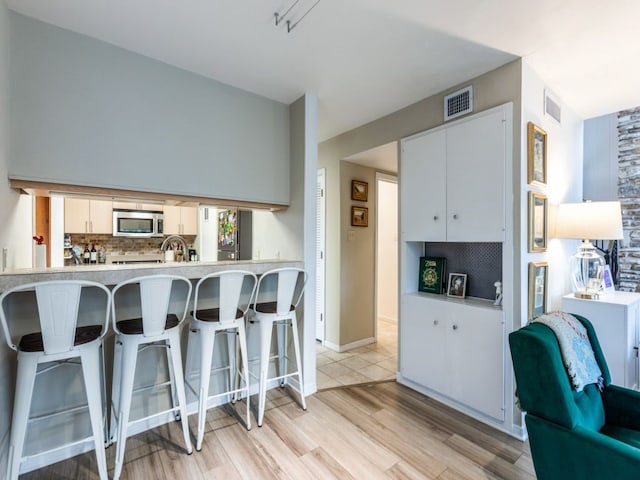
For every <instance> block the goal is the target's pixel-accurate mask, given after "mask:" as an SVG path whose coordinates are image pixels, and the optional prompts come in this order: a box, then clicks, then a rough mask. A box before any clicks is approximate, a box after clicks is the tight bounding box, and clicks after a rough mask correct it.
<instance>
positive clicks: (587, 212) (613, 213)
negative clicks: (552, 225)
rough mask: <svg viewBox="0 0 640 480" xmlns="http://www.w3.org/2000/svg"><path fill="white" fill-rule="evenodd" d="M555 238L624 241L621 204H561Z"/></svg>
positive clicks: (557, 216)
mask: <svg viewBox="0 0 640 480" xmlns="http://www.w3.org/2000/svg"><path fill="white" fill-rule="evenodd" d="M555 236H556V238H577V239H580V240H618V239H622V238H623V233H622V213H621V210H620V202H584V203H561V204H560V205H558V211H557V215H556V234H555Z"/></svg>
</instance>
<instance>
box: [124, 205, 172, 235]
mask: <svg viewBox="0 0 640 480" xmlns="http://www.w3.org/2000/svg"><path fill="white" fill-rule="evenodd" d="M163 230H164V218H163V214H162V212H151V211H147V210H123V209H117V208H114V209H113V236H114V237H162V235H163Z"/></svg>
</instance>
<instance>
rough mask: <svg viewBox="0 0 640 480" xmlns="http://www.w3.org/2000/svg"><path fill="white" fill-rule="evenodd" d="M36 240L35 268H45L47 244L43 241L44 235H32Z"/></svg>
mask: <svg viewBox="0 0 640 480" xmlns="http://www.w3.org/2000/svg"><path fill="white" fill-rule="evenodd" d="M33 239H34V240H35V241H36V261H35V267H36V268H45V267H46V266H47V246H46V245H45V244H44V243H43V242H44V237H43V236H42V235H38V236H35V237H33Z"/></svg>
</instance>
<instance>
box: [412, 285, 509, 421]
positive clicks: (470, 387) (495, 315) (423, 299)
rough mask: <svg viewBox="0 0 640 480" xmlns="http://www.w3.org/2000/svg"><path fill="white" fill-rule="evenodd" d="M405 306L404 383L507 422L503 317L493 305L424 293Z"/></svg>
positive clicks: (415, 296) (413, 296) (416, 295)
mask: <svg viewBox="0 0 640 480" xmlns="http://www.w3.org/2000/svg"><path fill="white" fill-rule="evenodd" d="M402 302H403V305H402V309H403V316H402V325H401V350H400V352H401V357H400V373H401V375H402V377H403V379H406V380H409V381H411V382H413V383H415V384H418V385H419V386H422V387H425V388H426V389H427V390H429V391H433V392H435V393H437V394H440V395H443V396H444V397H447V398H448V399H451V400H453V401H454V402H456V403H459V404H461V405H463V406H466V407H469V408H471V409H473V410H475V411H478V412H480V413H482V414H484V415H487V416H489V417H491V418H494V419H496V420H498V421H504V411H505V410H504V398H505V395H504V355H503V345H504V334H505V332H504V314H503V312H502V311H501V310H500V309H499V308H498V307H493V306H492V305H491V302H482V301H477V302H475V303H477V304H474V301H462V302H461V301H459V300H451V299H448V298H447V297H443V296H434V295H428V294H420V293H410V294H405V295H403V299H402ZM485 304H486V305H485Z"/></svg>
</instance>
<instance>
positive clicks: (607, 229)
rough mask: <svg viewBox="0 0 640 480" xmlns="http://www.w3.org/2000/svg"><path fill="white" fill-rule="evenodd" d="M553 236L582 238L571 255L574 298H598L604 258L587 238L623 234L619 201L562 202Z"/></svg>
mask: <svg viewBox="0 0 640 480" xmlns="http://www.w3.org/2000/svg"><path fill="white" fill-rule="evenodd" d="M555 236H556V237H557V238H575V239H578V240H582V243H581V244H580V246H579V247H578V251H577V252H576V253H575V255H573V256H572V257H571V275H572V278H573V285H574V287H575V296H576V297H578V298H589V299H594V298H598V292H599V291H600V287H601V286H602V276H603V273H604V266H605V262H604V259H603V258H602V255H600V253H599V252H598V251H597V250H596V247H594V246H593V244H592V243H591V242H590V240H618V239H621V238H623V233H622V214H621V210H620V202H585V203H563V204H560V205H558V213H557V216H556V235H555Z"/></svg>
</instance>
